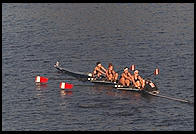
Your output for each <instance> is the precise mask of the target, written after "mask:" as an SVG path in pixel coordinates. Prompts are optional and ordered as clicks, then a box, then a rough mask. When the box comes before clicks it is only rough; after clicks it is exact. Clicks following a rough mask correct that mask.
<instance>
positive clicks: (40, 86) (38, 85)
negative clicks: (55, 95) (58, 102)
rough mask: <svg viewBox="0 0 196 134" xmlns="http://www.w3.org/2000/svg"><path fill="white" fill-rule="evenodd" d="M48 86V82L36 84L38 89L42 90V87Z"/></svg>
mask: <svg viewBox="0 0 196 134" xmlns="http://www.w3.org/2000/svg"><path fill="white" fill-rule="evenodd" d="M47 87H48V85H47V84H37V85H36V90H42V89H45V88H47Z"/></svg>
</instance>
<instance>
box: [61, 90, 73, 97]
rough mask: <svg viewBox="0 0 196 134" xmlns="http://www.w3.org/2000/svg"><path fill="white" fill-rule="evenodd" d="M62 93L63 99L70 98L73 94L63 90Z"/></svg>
mask: <svg viewBox="0 0 196 134" xmlns="http://www.w3.org/2000/svg"><path fill="white" fill-rule="evenodd" d="M60 93H61V97H65V96H70V95H72V94H73V92H72V91H67V90H61V91H60Z"/></svg>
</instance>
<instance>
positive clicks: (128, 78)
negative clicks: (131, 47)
mask: <svg viewBox="0 0 196 134" xmlns="http://www.w3.org/2000/svg"><path fill="white" fill-rule="evenodd" d="M130 82H133V83H135V81H134V80H133V76H132V75H131V73H130V72H129V69H128V67H125V68H124V72H123V73H122V74H121V77H120V80H119V83H120V84H122V85H123V86H128V87H129V85H130Z"/></svg>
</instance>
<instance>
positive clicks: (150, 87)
mask: <svg viewBox="0 0 196 134" xmlns="http://www.w3.org/2000/svg"><path fill="white" fill-rule="evenodd" d="M144 89H145V90H147V91H150V92H152V91H158V88H157V86H156V85H155V84H154V83H153V82H152V81H151V80H150V79H149V78H147V79H146V80H145V86H144Z"/></svg>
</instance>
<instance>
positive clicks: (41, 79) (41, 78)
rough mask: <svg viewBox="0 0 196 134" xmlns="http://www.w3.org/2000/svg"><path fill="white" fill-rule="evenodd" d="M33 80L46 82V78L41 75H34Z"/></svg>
mask: <svg viewBox="0 0 196 134" xmlns="http://www.w3.org/2000/svg"><path fill="white" fill-rule="evenodd" d="M35 82H36V83H47V82H48V78H46V77H42V76H36V77H35Z"/></svg>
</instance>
